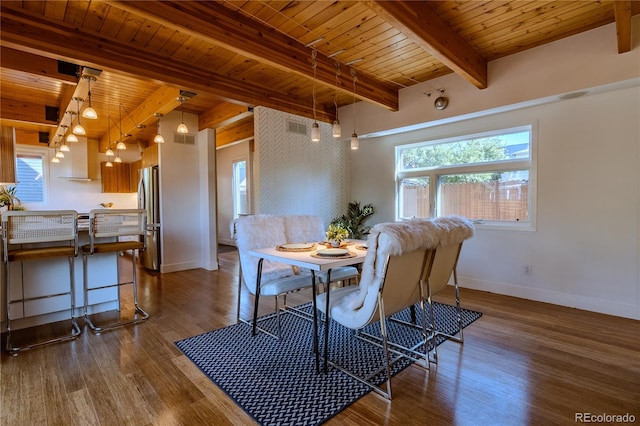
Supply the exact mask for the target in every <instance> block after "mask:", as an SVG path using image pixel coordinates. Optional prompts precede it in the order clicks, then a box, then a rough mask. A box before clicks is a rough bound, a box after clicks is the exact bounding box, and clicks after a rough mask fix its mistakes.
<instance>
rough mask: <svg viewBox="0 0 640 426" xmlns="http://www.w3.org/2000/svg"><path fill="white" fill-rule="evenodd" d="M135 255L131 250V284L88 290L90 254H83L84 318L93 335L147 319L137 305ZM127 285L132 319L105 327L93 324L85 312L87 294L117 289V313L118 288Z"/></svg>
mask: <svg viewBox="0 0 640 426" xmlns="http://www.w3.org/2000/svg"><path fill="white" fill-rule="evenodd" d="M136 253H137V250H132V251H131V266H132V273H133V277H132V281H131V282H122V283H121V282H117V283H115V284H109V285H105V286H101V287H94V288H89V284H88V283H89V281H88V275H89V274H88V257H89V256H90V254H88V253H83V255H82V256H83V266H84V298H85V303H84V318H85V321H86V322H87V324H88V325H89V327H90V328H91V330H92V331H93V332H95V333H101V332H103V331H109V330H113V329H114V328H118V327H122V326H125V325H130V324H139V323H141V322H143V321H146V320H147V319H148V318H149V314H148V313H147V312H145V311H144V309H142V308H141V307H140V305H139V304H138V279H137V274H136ZM118 275H119V274H118ZM127 284H131V285H132V286H133V305H134V313H133V318H132V319H129V320H124V321H116V322H112V323H110V324H105V325H97V324H95V323H94V322H93V321H92V320H91V317H90V315H89V314H88V312H87V306H88V305H89V295H88V294H89V292H90V291H92V290H98V289H103V288H109V287H117V289H118V311H120V300H121V297H120V287H121V286H123V285H127Z"/></svg>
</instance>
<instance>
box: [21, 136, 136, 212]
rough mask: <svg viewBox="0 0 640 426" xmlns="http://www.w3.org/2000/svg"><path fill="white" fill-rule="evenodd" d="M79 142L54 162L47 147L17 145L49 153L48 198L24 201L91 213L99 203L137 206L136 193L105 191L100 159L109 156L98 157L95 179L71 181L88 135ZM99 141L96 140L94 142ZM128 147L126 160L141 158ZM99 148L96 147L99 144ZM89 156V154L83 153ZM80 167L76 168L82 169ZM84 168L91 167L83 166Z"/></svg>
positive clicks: (29, 206) (44, 207) (41, 207)
mask: <svg viewBox="0 0 640 426" xmlns="http://www.w3.org/2000/svg"><path fill="white" fill-rule="evenodd" d="M79 140H80V141H79V142H78V143H74V144H69V146H70V147H71V152H70V153H67V154H66V156H65V158H63V159H61V160H60V163H57V164H56V163H51V157H52V156H53V154H54V150H53V149H51V148H46V147H34V146H31V145H22V144H18V145H16V151H17V152H21V153H29V152H35V153H46V155H47V158H46V160H45V171H44V174H45V176H46V177H48V179H45V183H46V185H47V189H46V190H45V193H46V195H45V196H46V199H45V201H44V202H43V203H24V205H25V207H26V208H27V209H28V210H66V209H70V210H76V211H77V212H78V213H88V212H89V210H91V209H100V208H103V207H102V206H101V205H100V203H109V202H111V203H113V208H117V209H129V208H136V207H137V203H138V201H137V196H136V194H135V193H126V194H117V193H103V192H102V181H101V180H100V162H101V161H107V156H106V155H104V154H98V156H97V157H96V158H95V161H94V164H93V166H92V167H93V169H94V170H96V174H95V176H92V177H95V179H93V180H92V181H90V182H81V181H70V180H69V179H68V177H69V176H71V175H72V174H74V173H73V172H72V167H71V161H72V158H73V155H74V152H78V150H85V151H86V149H87V140H86V138H83V137H80V138H79ZM95 143H97V141H96V142H95ZM128 148H129V149H127V150H126V151H122V152H121V155H120V157H121V158H122V161H123V162H126V163H130V162H133V161H136V160H138V159H139V158H140V152H139V150H138V149H134V148H133V146H132V145H129V146H128ZM96 150H97V146H96ZM84 156H85V157H86V153H85V154H84ZM79 168H80V167H76V169H79ZM83 169H84V170H85V171H87V170H88V167H87V166H85V167H83Z"/></svg>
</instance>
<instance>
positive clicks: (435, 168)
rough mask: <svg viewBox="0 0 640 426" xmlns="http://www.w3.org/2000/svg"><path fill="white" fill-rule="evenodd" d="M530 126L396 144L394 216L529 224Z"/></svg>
mask: <svg viewBox="0 0 640 426" xmlns="http://www.w3.org/2000/svg"><path fill="white" fill-rule="evenodd" d="M532 146H533V132H532V126H522V127H518V128H513V129H505V130H500V131H495V132H489V133H483V134H475V135H466V136H462V137H456V138H450V139H443V140H435V141H426V142H421V143H416V144H411V145H400V146H397V147H396V184H397V185H396V187H397V192H396V193H397V197H396V200H397V208H396V210H397V217H398V219H409V218H416V217H417V218H427V217H437V216H448V215H459V216H464V217H467V218H469V219H472V220H474V221H476V223H485V224H496V225H509V224H512V225H515V226H525V225H532V216H533V197H532V177H533V176H535V173H532V157H533V156H532Z"/></svg>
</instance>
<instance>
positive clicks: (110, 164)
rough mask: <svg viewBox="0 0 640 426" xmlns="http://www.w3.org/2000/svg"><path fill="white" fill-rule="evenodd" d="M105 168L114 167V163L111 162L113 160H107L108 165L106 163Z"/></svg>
mask: <svg viewBox="0 0 640 426" xmlns="http://www.w3.org/2000/svg"><path fill="white" fill-rule="evenodd" d="M104 166H105V167H113V163H112V162H111V160H107V162H106V163H104Z"/></svg>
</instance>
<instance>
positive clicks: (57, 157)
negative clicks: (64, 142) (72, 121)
mask: <svg viewBox="0 0 640 426" xmlns="http://www.w3.org/2000/svg"><path fill="white" fill-rule="evenodd" d="M56 136H58V141H56V143H55V144H54V145H53V146H54V154H53V157H51V162H52V163H59V162H60V158H64V154H62V153H61V154H62V157H60V156H59V155H58V145H59V144H60V135H56Z"/></svg>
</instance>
